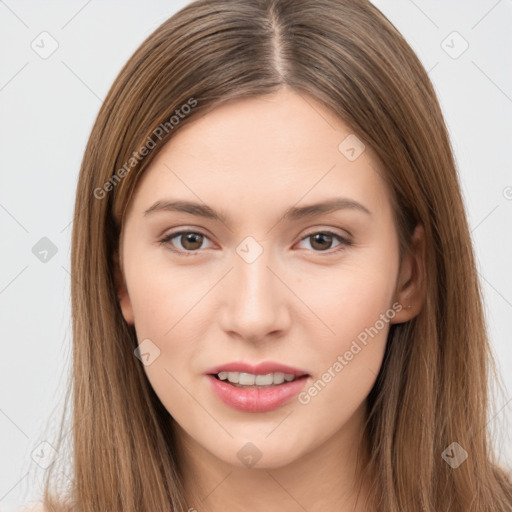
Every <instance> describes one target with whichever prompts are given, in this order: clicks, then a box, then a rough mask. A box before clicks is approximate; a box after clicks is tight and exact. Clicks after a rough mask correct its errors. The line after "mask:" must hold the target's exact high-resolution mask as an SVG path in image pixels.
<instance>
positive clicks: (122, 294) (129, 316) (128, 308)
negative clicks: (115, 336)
mask: <svg viewBox="0 0 512 512" xmlns="http://www.w3.org/2000/svg"><path fill="white" fill-rule="evenodd" d="M113 260H114V279H115V284H116V291H117V298H118V301H119V306H120V308H121V312H122V313H123V317H124V319H125V321H126V323H128V324H129V325H134V323H135V322H134V316H133V308H132V303H131V301H130V296H129V295H128V289H127V287H126V281H125V279H124V275H123V272H122V269H121V264H120V261H119V253H118V252H116V253H115V254H114V258H113Z"/></svg>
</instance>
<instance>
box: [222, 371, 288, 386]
mask: <svg viewBox="0 0 512 512" xmlns="http://www.w3.org/2000/svg"><path fill="white" fill-rule="evenodd" d="M217 376H218V377H219V379H220V380H227V381H229V382H231V383H232V384H238V385H239V386H274V385H277V384H282V383H283V382H284V381H286V382H291V381H292V380H295V379H296V377H295V375H293V374H292V373H281V372H275V373H267V374H266V375H254V374H252V373H244V372H219V373H218V374H217Z"/></svg>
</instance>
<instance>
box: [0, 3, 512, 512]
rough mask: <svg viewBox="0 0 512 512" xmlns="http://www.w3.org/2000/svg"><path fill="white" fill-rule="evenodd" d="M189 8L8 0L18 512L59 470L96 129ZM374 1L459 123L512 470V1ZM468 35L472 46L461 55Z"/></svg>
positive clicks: (4, 469) (1, 295) (3, 489)
mask: <svg viewBox="0 0 512 512" xmlns="http://www.w3.org/2000/svg"><path fill="white" fill-rule="evenodd" d="M187 3H188V2H186V1H167V2H166V1H163V0H160V1H157V0H153V1H146V2H142V1H138V2H136V1H133V0H132V1H125V2H114V1H103V2H100V1H98V0H89V1H75V0H73V1H69V0H66V1H47V2H36V1H15V0H6V1H1V0H0V52H1V54H0V169H1V173H2V174H1V179H2V181H1V188H0V222H1V227H2V232H3V240H4V243H3V247H2V250H1V251H0V257H1V269H2V272H1V274H0V308H1V311H2V323H1V326H0V329H1V340H2V341H1V342H2V357H1V359H0V379H1V387H0V510H2V511H7V510H16V509H17V508H18V507H19V506H20V505H21V504H22V503H28V502H29V501H30V500H31V499H33V498H34V497H35V496H36V495H37V491H38V485H39V483H40V482H41V477H42V475H43V473H44V471H45V470H44V469H43V468H41V467H40V466H39V465H37V464H36V463H35V462H34V460H33V459H32V454H33V451H34V450H35V449H36V447H38V448H37V450H36V455H37V453H40V452H41V450H42V449H43V452H44V447H45V445H43V447H42V448H41V447H39V445H40V443H41V442H43V441H46V440H48V441H49V442H50V443H51V442H52V441H53V438H52V429H53V428H55V427H56V426H57V424H58V421H59V419H60V416H59V415H60V412H61V409H60V404H61V403H62V398H63V393H64V384H65V383H66V382H67V381H66V379H67V374H68V370H69V364H70V354H71V350H70V347H71V323H70V298H69V288H70V275H69V268H70V263H69V256H70V236H71V227H72V226H71V220H72V213H73V201H74V193H75V185H76V179H77V175H78V170H79V166H80V162H81V158H82V154H83V151H84V148H85V144H86V141H87V138H88V136H89V132H90V129H91V128H92V124H93V121H94V119H95V117H96V114H97V112H98V109H99V107H100V105H101V101H102V98H104V97H105V94H106V92H107V90H108V88H109V87H110V85H111V83H112V81H113V80H114V79H115V77H116V75H117V73H118V72H119V71H120V69H121V67H122V65H123V64H124V63H125V61H126V60H127V59H128V58H129V56H130V55H131V54H132V53H133V52H134V50H135V49H136V48H137V47H138V45H139V44H140V43H141V42H142V40H143V39H144V38H146V37H147V36H148V35H149V34H150V33H151V32H152V31H153V30H154V29H156V28H157V27H158V25H160V23H162V22H163V21H164V20H165V19H167V18H168V17H169V16H171V15H172V14H173V13H174V12H176V11H177V10H178V9H180V8H181V7H182V6H184V5H186V4H187ZM374 3H375V5H377V6H378V7H379V8H380V9H381V10H382V11H383V12H384V14H386V15H387V16H388V17H389V19H390V20H391V21H392V22H393V23H394V24H395V25H396V26H397V28H398V29H399V30H400V31H401V32H402V34H403V35H404V36H405V37H406V39H407V40H408V41H409V43H410V44H411V46H412V47H413V49H414V50H415V51H416V52H417V54H418V56H419V57H420V59H421V60H422V62H423V64H424V66H425V67H426V69H427V70H429V74H430V77H431V79H432V81H433V83H434V85H435V88H436V90H437V93H438V96H439V99H440V102H441V106H442V108H443V111H444V114H445V119H446V122H447V125H448V128H449V131H450V135H451V139H452V144H453V148H454V151H455V156H456V160H457V164H458V168H459V172H460V175H461V180H462V186H463V193H464V197H465V201H466V205H467V210H468V216H469V221H470V225H471V228H472V235H473V238H474V243H475V250H476V254H477V258H478V262H479V271H480V277H481V282H482V285H483V291H484V295H485V301H486V310H487V315H488V321H489V332H490V337H491V340H492V344H493V350H494V353H495V355H496V358H497V361H498V363H499V367H500V369H501V370H500V371H501V374H502V377H503V379H504V384H505V386H506V388H505V389H504V392H503V394H501V395H496V406H495V407H496V414H495V415H493V416H492V418H490V425H491V427H492V428H493V429H494V430H495V432H496V439H497V444H498V447H499V451H500V453H501V456H502V458H501V461H502V463H503V464H507V465H508V466H509V467H510V466H512V438H511V436H510V416H511V409H512V401H511V400H512V375H511V372H510V369H511V368H512V344H511V342H510V334H509V329H510V327H509V323H510V319H511V317H512V315H511V313H512V273H511V272H510V262H512V230H511V225H512V223H511V220H512V173H511V167H512V165H511V160H512V158H511V151H510V148H511V145H512V144H511V142H512V133H511V132H512V66H510V61H509V58H508V60H507V56H510V55H511V54H512V30H511V27H512V4H511V2H510V1H507V0H501V1H496V0H480V1H475V0H473V1H469V2H468V1H463V0H457V1H446V0H430V1H427V0H424V1H420V0H416V1H412V0H398V1H390V0H374ZM43 31H47V32H48V33H49V34H51V37H52V38H54V39H55V40H56V41H57V43H58V48H57V50H56V51H55V52H54V53H53V54H52V55H51V56H49V57H48V58H46V59H43V58H41V57H40V56H39V55H38V53H36V51H34V50H33V49H32V47H31V44H33V45H36V44H38V45H39V48H40V50H39V51H43V49H42V46H43V43H41V42H40V41H41V38H43V37H46V39H45V42H44V48H45V49H46V50H48V49H50V48H51V46H50V45H51V41H50V39H49V38H48V36H39V35H40V34H41V32H43ZM454 31H456V32H458V33H459V34H460V36H461V37H462V38H463V39H461V38H460V37H459V36H457V35H454V34H453V32H454ZM464 40H465V41H467V44H468V45H469V47H468V48H467V50H466V51H465V52H464V53H462V54H461V55H460V56H457V54H458V53H459V52H460V51H461V50H462V49H463V48H464V46H463V45H464V44H465V43H464ZM32 41H35V42H34V43H32ZM443 41H444V43H443ZM456 56H457V58H454V57H456ZM42 237H47V238H49V239H50V240H51V241H52V243H53V244H55V246H56V248H57V253H56V254H55V255H54V256H53V257H51V258H49V259H48V261H47V262H42V261H40V260H39V259H38V258H37V257H36V256H35V255H34V253H33V252H32V248H33V247H34V245H35V244H36V243H37V242H38V241H39V240H40V239H41V238H42ZM506 418H509V419H508V423H507V422H506V421H505V420H506ZM47 422H50V423H47ZM49 425H50V427H49ZM411 456H414V454H411ZM34 457H35V456H34Z"/></svg>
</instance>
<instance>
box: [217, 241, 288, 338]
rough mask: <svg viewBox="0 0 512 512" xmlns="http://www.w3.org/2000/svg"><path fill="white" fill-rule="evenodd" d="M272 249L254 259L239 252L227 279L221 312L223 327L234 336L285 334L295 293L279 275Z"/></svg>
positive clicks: (266, 336) (261, 336)
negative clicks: (290, 301) (246, 258)
mask: <svg viewBox="0 0 512 512" xmlns="http://www.w3.org/2000/svg"><path fill="white" fill-rule="evenodd" d="M270 252H271V251H270V250H266V249H265V250H263V252H262V253H261V254H260V255H259V257H257V258H256V259H255V260H254V261H250V260H245V259H244V258H243V257H240V256H239V255H238V254H235V255H234V258H233V266H234V268H233V270H232V271H231V272H230V274H229V278H228V279H227V280H226V282H225V283H224V287H223V288H222V291H221V294H222V295H224V298H223V300H222V301H221V302H222V310H221V312H220V317H221V327H222V328H223V330H224V332H226V333H229V334H230V335H231V336H237V337H239V338H243V339H246V340H248V341H251V342H257V341H260V340H264V339H265V338H268V337H269V336H270V335H272V337H274V338H275V337H278V336H280V335H282V334H283V333H284V332H285V331H286V330H287V329H288V327H289V323H290V312H289V300H290V295H292V293H291V292H290V290H289V289H288V288H287V287H286V285H285V284H284V283H283V278H282V277H280V276H279V273H280V272H279V268H274V267H277V265H276V264H275V260H272V258H270V257H269V255H270Z"/></svg>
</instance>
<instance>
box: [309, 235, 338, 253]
mask: <svg viewBox="0 0 512 512" xmlns="http://www.w3.org/2000/svg"><path fill="white" fill-rule="evenodd" d="M309 238H310V240H311V247H313V249H317V250H319V251H325V250H326V249H330V246H331V244H332V239H333V237H332V235H330V234H328V233H315V234H314V235H309Z"/></svg>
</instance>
